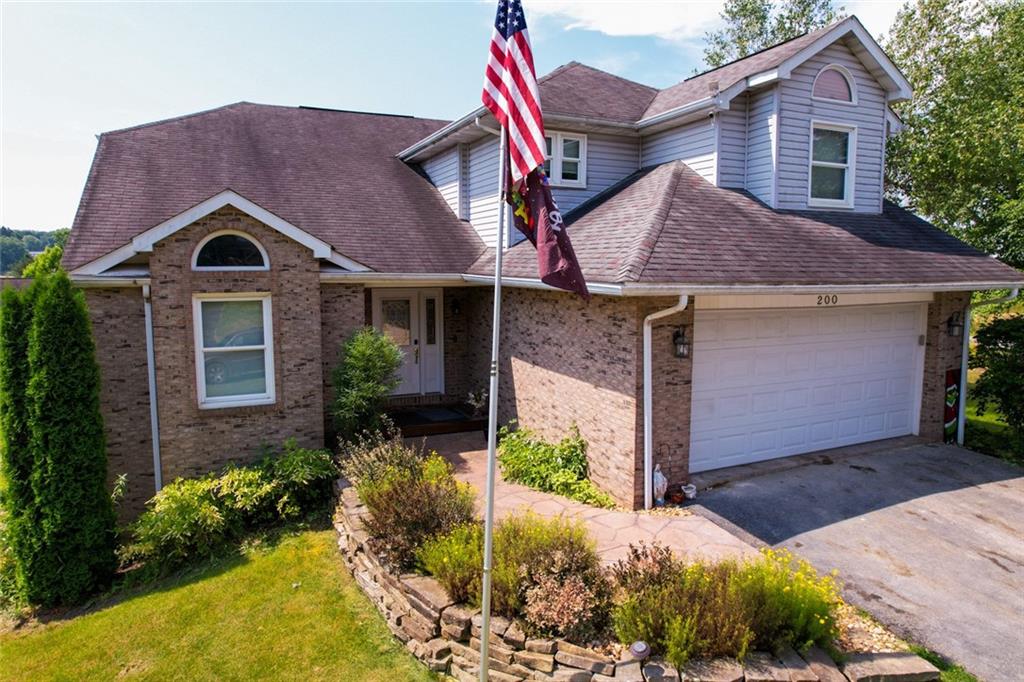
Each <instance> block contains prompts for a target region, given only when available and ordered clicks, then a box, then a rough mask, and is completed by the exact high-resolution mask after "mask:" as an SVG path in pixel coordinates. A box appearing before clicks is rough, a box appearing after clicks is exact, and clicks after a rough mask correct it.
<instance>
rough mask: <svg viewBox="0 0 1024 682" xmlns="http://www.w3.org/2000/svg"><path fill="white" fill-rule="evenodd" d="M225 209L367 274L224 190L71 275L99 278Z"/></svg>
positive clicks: (362, 267) (315, 240)
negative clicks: (184, 229)
mask: <svg viewBox="0 0 1024 682" xmlns="http://www.w3.org/2000/svg"><path fill="white" fill-rule="evenodd" d="M228 205H230V206H234V207H235V208H237V209H238V210H240V211H242V212H243V213H246V214H247V215H249V216H251V217H252V218H254V219H256V220H258V221H260V222H261V223H263V224H265V225H267V226H268V227H270V228H272V229H274V230H277V231H278V232H280V233H281V234H283V235H285V236H286V237H288V238H289V239H292V240H294V241H296V242H298V243H299V244H302V245H303V246H305V247H307V248H309V249H310V250H311V251H312V252H313V257H314V258H322V259H324V260H328V261H330V262H332V263H335V264H337V265H340V266H341V267H343V268H346V269H348V270H352V271H354V272H362V271H367V270H369V268H368V267H366V266H365V265H363V264H362V263H358V262H356V261H354V260H352V259H350V258H347V257H345V256H343V255H341V254H340V253H338V252H337V251H334V250H333V249H332V248H331V245H330V244H328V243H327V242H325V241H323V240H321V239H318V238H316V237H314V236H313V235H311V234H310V233H308V232H306V231H305V230H303V229H301V228H299V227H296V226H295V225H293V224H291V223H290V222H288V221H287V220H285V219H284V218H281V217H280V216H278V215H275V214H274V213H271V212H270V211H268V210H267V209H265V208H263V207H262V206H260V205H258V204H256V203H254V202H252V201H250V200H248V199H246V198H245V197H243V196H242V195H240V194H238V193H237V192H235V191H233V190H230V189H226V190H224V191H223V192H220V193H219V194H215V195H214V196H212V197H210V198H209V199H206V200H205V201H201V202H199V203H198V204H196V205H195V206H193V207H191V208H189V209H186V210H184V211H182V212H181V213H179V214H178V215H176V216H174V217H172V218H169V219H167V220H165V221H164V222H162V223H160V224H159V225H156V226H154V227H151V228H149V229H148V230H146V231H145V232H143V233H141V234H139V235H137V236H135V237H134V238H133V239H132V240H131V242H130V243H128V244H125V245H124V246H122V247H120V248H118V249H115V250H114V251H111V252H110V253H108V254H106V255H105V256H101V257H100V258H97V259H96V260H93V261H91V262H89V263H86V264H85V265H82V266H80V267H78V268H76V269H75V270H74V271H73V272H72V274H76V275H98V274H101V273H102V272H104V271H105V270H107V269H109V268H111V267H113V266H115V265H118V264H119V263H122V262H124V261H125V260H127V259H128V258H131V257H132V256H134V255H136V254H139V253H150V252H152V251H153V245H154V244H156V243H157V242H159V241H161V240H163V239H166V238H167V237H169V236H171V235H172V234H174V233H175V232H178V231H179V230H181V229H183V228H185V227H187V226H189V225H191V224H192V223H194V222H196V221H197V220H199V219H201V218H204V217H206V216H208V215H210V214H211V213H213V212H214V211H216V210H218V209H221V208H224V207H225V206H228Z"/></svg>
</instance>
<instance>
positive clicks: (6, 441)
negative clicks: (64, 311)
mask: <svg viewBox="0 0 1024 682" xmlns="http://www.w3.org/2000/svg"><path fill="white" fill-rule="evenodd" d="M34 292H35V285H33V286H32V287H31V288H30V289H29V290H26V291H18V290H17V289H14V288H13V287H5V288H4V290H3V293H2V296H0V478H2V479H3V481H4V482H5V484H6V485H5V487H4V489H3V497H2V499H0V503H2V504H3V506H4V511H6V512H7V530H6V535H7V537H6V541H7V543H8V545H9V546H10V549H11V551H12V553H13V555H14V565H15V580H16V581H17V583H18V586H19V591H21V592H24V591H25V586H24V582H25V579H24V578H25V576H24V574H23V572H22V571H21V567H22V566H23V565H24V561H25V559H26V558H27V557H28V556H29V555H30V554H31V552H32V546H33V543H32V528H33V526H34V521H35V508H36V507H35V503H34V496H33V494H32V480H31V479H32V450H31V448H30V444H29V435H30V434H29V426H28V402H27V400H26V390H27V388H28V380H29V366H28V333H29V328H30V327H31V325H32V296H33V295H34ZM23 596H24V595H23Z"/></svg>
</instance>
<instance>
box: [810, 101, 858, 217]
mask: <svg viewBox="0 0 1024 682" xmlns="http://www.w3.org/2000/svg"><path fill="white" fill-rule="evenodd" d="M856 149H857V129H856V128H855V127H853V126H847V125H841V124H834V123H820V122H817V121H812V122H811V163H810V177H809V181H808V197H807V204H808V205H809V206H820V207H830V208H850V207H852V206H853V175H854V157H855V155H856Z"/></svg>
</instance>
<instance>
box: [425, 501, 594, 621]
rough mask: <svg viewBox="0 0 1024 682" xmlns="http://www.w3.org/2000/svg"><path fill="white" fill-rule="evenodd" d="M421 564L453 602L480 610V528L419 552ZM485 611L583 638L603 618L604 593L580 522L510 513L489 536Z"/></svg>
mask: <svg viewBox="0 0 1024 682" xmlns="http://www.w3.org/2000/svg"><path fill="white" fill-rule="evenodd" d="M418 557H419V559H420V563H421V565H422V567H423V568H424V570H426V572H427V573H430V574H431V575H433V576H435V577H436V578H437V579H438V581H439V582H440V583H441V584H442V585H443V586H444V588H445V589H446V590H447V591H448V595H449V596H450V597H451V598H452V599H453V600H454V601H458V602H468V603H470V604H472V605H474V606H479V605H480V600H481V587H482V585H481V583H482V567H483V528H482V527H481V526H480V525H479V524H471V525H466V526H460V527H459V528H456V529H454V530H452V531H451V532H449V533H448V534H447V535H444V536H439V537H436V538H434V539H432V540H430V541H428V542H427V543H425V544H424V546H423V548H422V549H421V550H420V551H419V553H418ZM492 566H493V567H492V571H491V608H492V610H493V612H494V613H496V614H498V615H502V616H507V617H519V616H523V617H524V619H525V621H526V624H527V626H528V627H529V628H530V629H531V631H532V632H535V633H539V634H546V635H555V636H564V637H568V638H571V639H575V640H577V641H584V640H586V639H587V638H588V637H590V636H592V635H593V634H595V633H597V632H598V631H599V630H600V628H601V627H602V626H603V625H604V623H605V621H606V620H607V616H608V609H609V603H610V602H609V598H610V590H609V584H608V581H607V580H606V578H605V575H604V572H603V570H602V569H601V562H600V560H599V559H598V556H597V551H596V550H595V547H594V543H593V541H592V540H591V539H590V538H589V536H588V535H587V532H586V529H585V528H584V526H583V524H582V523H580V522H578V521H571V520H567V519H563V518H555V519H544V518H542V517H539V516H536V515H534V514H525V515H517V516H509V517H507V518H505V519H503V520H502V521H501V522H499V523H498V524H497V527H496V528H495V532H494V557H493V563H492Z"/></svg>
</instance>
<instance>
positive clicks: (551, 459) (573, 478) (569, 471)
mask: <svg viewBox="0 0 1024 682" xmlns="http://www.w3.org/2000/svg"><path fill="white" fill-rule="evenodd" d="M499 438H500V445H499V447H498V451H499V454H498V462H499V464H500V465H501V474H502V476H503V477H504V478H505V479H506V480H509V481H513V482H515V483H522V484H523V485H527V486H530V487H531V488H535V489H537V490H542V491H544V492H549V493H555V494H556V495H562V496H564V497H568V498H571V499H574V500H578V501H580V502H584V503H586V504H591V505H594V506H596V507H605V508H611V507H614V506H615V500H613V499H612V498H611V496H610V495H608V494H607V493H605V492H603V491H602V490H601V489H599V488H598V487H597V486H595V485H594V484H593V483H592V482H591V481H590V480H589V479H588V478H587V471H588V469H587V466H588V465H587V442H586V441H585V440H583V437H582V436H580V431H579V429H578V428H577V427H576V425H575V424H573V426H572V428H571V430H570V432H569V435H568V436H566V437H565V438H563V439H562V440H561V441H560V442H559V443H558V444H551V443H548V442H547V441H545V440H543V439H542V438H540V437H538V436H537V435H536V434H534V433H533V432H532V431H530V430H529V429H517V430H515V431H512V430H511V429H510V428H509V427H508V426H505V427H502V429H501V432H500V433H499Z"/></svg>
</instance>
